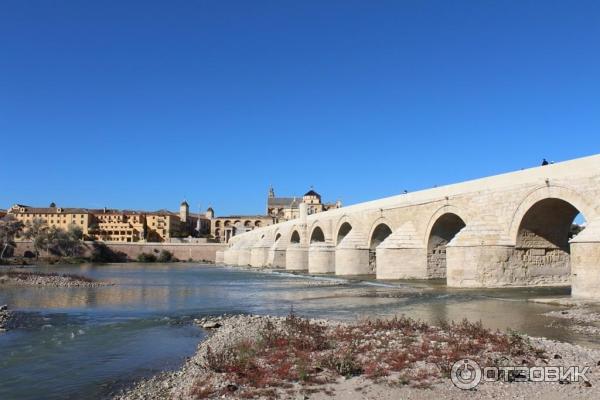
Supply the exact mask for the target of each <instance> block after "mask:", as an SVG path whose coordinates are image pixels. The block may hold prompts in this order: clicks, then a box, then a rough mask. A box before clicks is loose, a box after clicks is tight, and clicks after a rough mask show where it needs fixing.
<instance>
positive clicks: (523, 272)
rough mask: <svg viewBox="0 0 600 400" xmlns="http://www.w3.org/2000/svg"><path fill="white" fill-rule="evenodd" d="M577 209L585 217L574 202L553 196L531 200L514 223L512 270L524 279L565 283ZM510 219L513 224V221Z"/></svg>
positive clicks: (569, 265)
mask: <svg viewBox="0 0 600 400" xmlns="http://www.w3.org/2000/svg"><path fill="white" fill-rule="evenodd" d="M588 211H589V210H588ZM580 212H581V213H582V214H583V217H584V218H586V217H587V215H586V213H585V212H582V210H581V209H579V208H578V207H577V206H575V205H574V204H572V203H571V202H569V201H567V200H565V199H561V198H557V197H547V198H543V199H540V200H538V201H537V202H535V203H533V204H532V205H531V206H530V207H529V208H528V210H527V211H526V212H525V214H523V217H522V218H521V220H520V221H519V223H518V229H517V237H516V239H515V249H514V252H513V254H512V257H511V259H510V265H511V267H512V268H514V269H515V271H516V274H519V276H523V277H525V279H526V282H528V283H536V284H540V283H541V284H567V283H569V282H570V276H571V247H570V244H569V240H570V239H571V238H572V237H573V235H574V233H575V232H573V231H572V227H573V225H572V224H573V221H574V219H575V217H576V216H577V215H578V214H579V213H580ZM513 222H514V223H515V225H516V223H517V221H513ZM577 233H578V232H577Z"/></svg>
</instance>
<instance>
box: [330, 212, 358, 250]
mask: <svg viewBox="0 0 600 400" xmlns="http://www.w3.org/2000/svg"><path fill="white" fill-rule="evenodd" d="M342 228H343V229H342ZM352 228H354V221H353V220H351V219H350V217H348V216H347V215H344V216H342V217H341V218H340V219H339V220H338V221H337V224H336V227H335V232H334V233H333V234H334V235H335V236H334V241H335V245H336V246H337V245H338V244H340V242H341V241H342V240H343V239H344V238H345V237H346V235H347V234H348V233H350V231H351V230H352ZM340 233H341V234H340Z"/></svg>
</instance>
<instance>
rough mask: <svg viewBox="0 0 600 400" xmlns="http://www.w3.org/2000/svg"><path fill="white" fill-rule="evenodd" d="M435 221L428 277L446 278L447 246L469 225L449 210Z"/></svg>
mask: <svg viewBox="0 0 600 400" xmlns="http://www.w3.org/2000/svg"><path fill="white" fill-rule="evenodd" d="M444 211H445V212H444V213H443V214H441V215H439V216H437V218H436V219H435V220H434V222H433V224H432V225H431V227H430V228H429V229H428V230H429V235H428V237H427V240H426V242H425V243H427V277H428V278H445V277H446V246H447V245H448V243H449V242H450V241H451V240H452V239H454V237H455V236H456V235H457V234H458V232H460V231H461V230H462V229H463V228H464V227H465V226H467V223H466V222H465V220H464V219H463V218H461V217H460V215H459V214H457V213H454V212H451V211H450V210H449V209H446V210H444Z"/></svg>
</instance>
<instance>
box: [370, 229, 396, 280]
mask: <svg viewBox="0 0 600 400" xmlns="http://www.w3.org/2000/svg"><path fill="white" fill-rule="evenodd" d="M391 234H392V225H391V224H390V223H389V221H387V220H386V219H385V218H379V219H378V220H376V221H375V223H374V224H373V227H372V228H371V232H370V233H369V237H368V240H369V243H368V246H369V270H370V271H371V272H372V273H375V272H376V271H377V246H379V245H380V244H381V243H382V242H383V241H384V240H385V239H386V238H387V237H388V236H390V235H391Z"/></svg>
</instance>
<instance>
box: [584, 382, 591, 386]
mask: <svg viewBox="0 0 600 400" xmlns="http://www.w3.org/2000/svg"><path fill="white" fill-rule="evenodd" d="M583 386H585V387H592V382H590V381H583Z"/></svg>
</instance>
